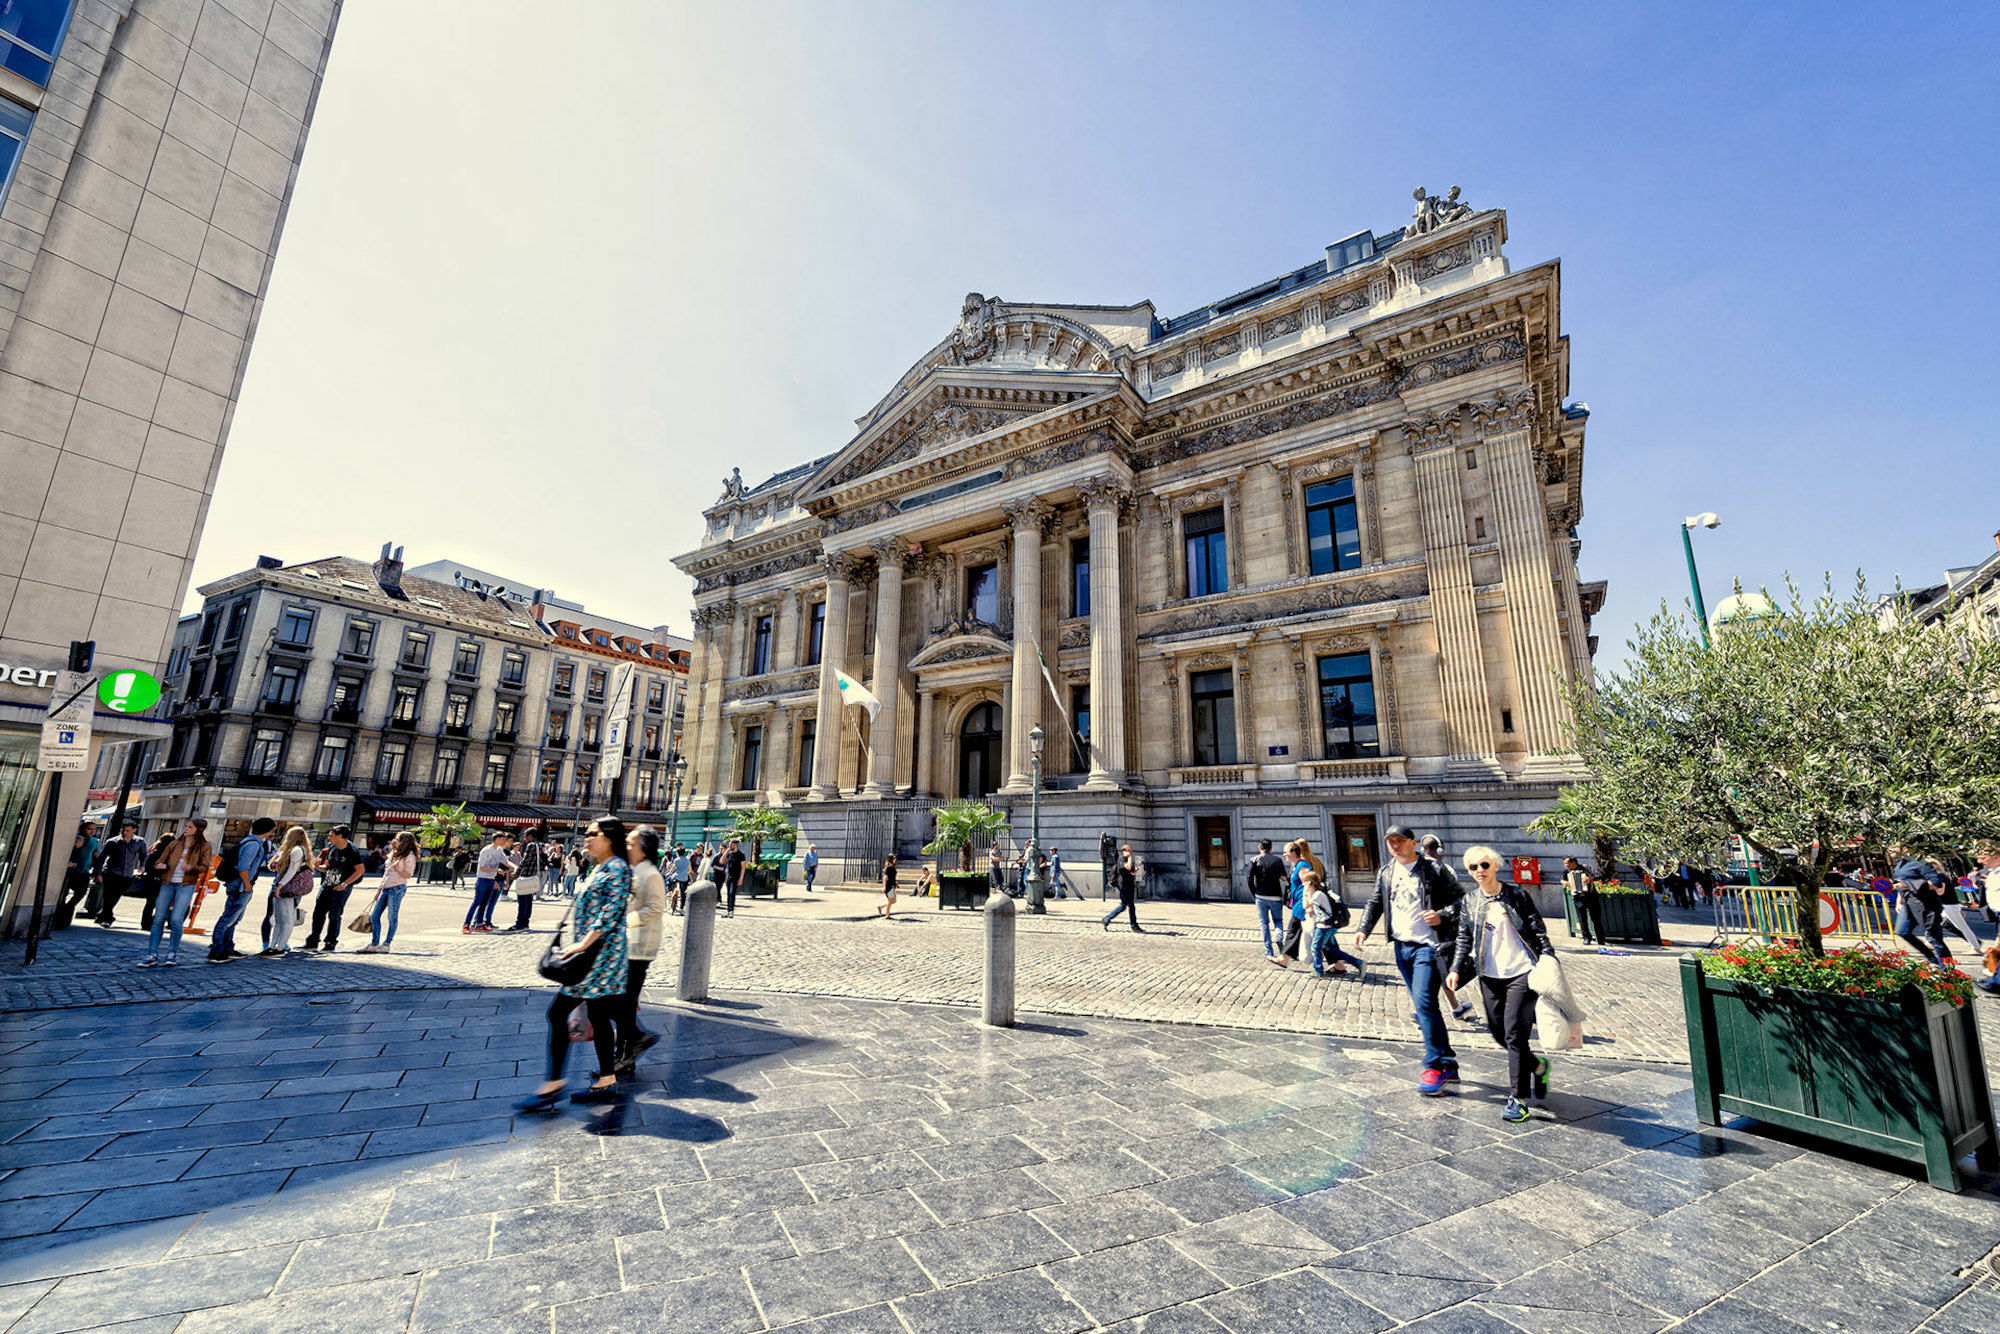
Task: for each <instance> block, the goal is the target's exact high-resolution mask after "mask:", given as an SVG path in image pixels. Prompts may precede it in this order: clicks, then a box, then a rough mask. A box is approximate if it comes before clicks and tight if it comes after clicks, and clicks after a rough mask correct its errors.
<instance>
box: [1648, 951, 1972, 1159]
mask: <svg viewBox="0 0 2000 1334" xmlns="http://www.w3.org/2000/svg"><path fill="white" fill-rule="evenodd" d="M1681 998H1682V1002H1683V1003H1684V1005H1685V1006H1686V1009H1687V1026H1688V1055H1689V1058H1690V1061H1691V1063H1692V1065H1693V1068H1694V1093H1695V1115H1696V1116H1697V1117H1698V1118H1699V1119H1700V1120H1701V1122H1702V1124H1704V1125H1716V1124H1718V1123H1720V1121H1721V1120H1722V1118H1723V1117H1724V1116H1748V1117H1754V1118H1755V1119H1757V1120H1759V1121H1763V1122H1767V1123H1769V1124H1771V1125H1778V1126H1784V1127H1786V1128H1787V1129H1791V1130H1797V1131H1802V1132H1804V1133H1806V1134H1811V1135H1817V1136H1820V1137H1822V1138H1824V1139H1828V1140H1831V1141H1833V1142H1834V1143H1837V1144H1844V1145H1848V1146H1850V1147H1853V1148H1858V1149H1867V1150H1870V1151H1872V1152H1875V1153H1880V1154H1884V1155H1887V1156H1889V1157H1892V1158H1898V1159H1902V1160H1903V1161H1906V1162H1913V1163H1916V1164H1917V1165H1919V1166H1921V1167H1922V1168H1923V1169H1924V1172H1925V1175H1926V1176H1927V1177H1928V1178H1929V1179H1930V1183H1931V1184H1932V1185H1933V1186H1936V1187H1938V1188H1939V1189H1940V1190H1954V1191H1955V1190H1957V1189H1959V1187H1960V1179H1959V1168H1958V1163H1959V1160H1960V1159H1961V1158H1963V1157H1965V1156H1966V1155H1967V1154H1973V1155H1975V1157H1976V1158H1977V1161H1978V1163H1979V1165H1980V1166H1981V1167H1984V1168H1987V1169H1989V1170H1991V1169H1993V1168H1996V1167H2000V1128H1996V1126H1995V1123H1994V1115H1993V1099H1992V1095H1991V1090H1990V1089H1989V1087H1988V1083H1987V1077H1986V1061H1985V1055H1984V1052H1983V1051H1982V1050H1981V1047H1980V1041H1979V1024H1978V1019H1977V1016H1976V1015H1974V1013H1973V1009H1972V983H1971V981H1970V980H1969V979H1967V978H1966V976H1965V975H1964V974H1963V973H1960V972H1958V971H1957V970H1955V969H1946V968H1939V967H1937V966H1935V965H1933V964H1929V963H1926V962H1924V961H1922V960H1920V959H1918V958H1916V957H1915V956H1913V955H1908V954H1903V953H1901V952H1899V951H1888V950H1878V949H1872V948H1868V947H1865V946H1864V947H1861V948H1857V949H1846V950H1836V951H1834V952H1833V953H1831V954H1826V955H1824V956H1821V955H1814V954H1810V953H1808V952H1806V951H1805V950H1804V949H1802V948H1801V947H1799V946H1797V945H1793V944H1789V943H1786V942H1782V941H1780V942H1777V943H1774V944H1757V943H1749V942H1745V943H1741V944H1734V945H1730V946H1729V947H1727V948H1726V949H1723V950H1720V951H1716V952H1713V953H1710V954H1707V955H1698V954H1689V955H1686V956H1684V957H1683V958H1682V960H1681Z"/></svg>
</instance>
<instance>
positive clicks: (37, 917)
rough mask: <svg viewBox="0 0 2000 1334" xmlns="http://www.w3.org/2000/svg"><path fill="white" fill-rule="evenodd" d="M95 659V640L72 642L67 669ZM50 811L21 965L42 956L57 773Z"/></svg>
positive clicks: (83, 668)
mask: <svg viewBox="0 0 2000 1334" xmlns="http://www.w3.org/2000/svg"><path fill="white" fill-rule="evenodd" d="M96 656H97V641H96V640H94V639H72V640H70V641H69V669H70V670H71V671H73V672H87V671H89V670H90V663H91V659H93V658H94V657H96ZM49 779H50V782H49V808H48V810H47V811H46V812H44V814H43V817H42V865H41V870H40V872H39V873H38V874H37V875H36V877H35V901H34V902H33V903H32V904H30V905H29V906H28V948H27V952H26V953H25V954H23V955H22V956H21V963H22V965H23V966H26V965H28V964H31V963H33V962H34V961H35V956H36V955H38V954H39V953H41V944H42V899H43V897H44V896H45V895H46V894H47V893H48V890H49V859H50V858H51V857H53V856H54V855H55V850H56V811H57V808H58V807H59V806H61V805H62V780H63V776H62V773H61V772H60V771H58V772H56V773H53V774H51V775H49Z"/></svg>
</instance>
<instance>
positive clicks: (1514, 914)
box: [1456, 885, 1556, 977]
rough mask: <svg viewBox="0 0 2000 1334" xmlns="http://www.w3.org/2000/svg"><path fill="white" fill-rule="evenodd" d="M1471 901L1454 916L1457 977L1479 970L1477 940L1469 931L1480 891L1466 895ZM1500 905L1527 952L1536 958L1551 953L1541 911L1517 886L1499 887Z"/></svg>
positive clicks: (1476, 916) (1482, 894)
mask: <svg viewBox="0 0 2000 1334" xmlns="http://www.w3.org/2000/svg"><path fill="white" fill-rule="evenodd" d="M1467 897H1468V898H1469V899H1470V900H1471V902H1470V903H1467V904H1465V905H1464V911H1463V912H1461V913H1460V914H1459V918H1458V962H1457V967H1456V970H1457V972H1458V974H1459V976H1460V977H1470V976H1471V975H1472V974H1473V973H1476V972H1478V971H1479V942H1478V941H1476V940H1474V939H1473V938H1472V937H1473V933H1474V931H1476V930H1477V929H1478V923H1479V916H1480V912H1479V909H1480V905H1481V904H1482V903H1483V902H1484V901H1485V899H1486V894H1485V891H1484V890H1479V889H1475V890H1473V891H1472V893H1471V894H1469V895H1468V896H1467ZM1500 906H1501V907H1502V908H1503V909H1505V910H1506V913H1507V920H1508V921H1510V922H1512V923H1513V924H1514V929H1515V930H1516V931H1518V932H1520V933H1521V941H1522V943H1523V944H1525V945H1526V946H1527V947H1528V952H1529V953H1530V954H1532V955H1534V956H1535V957H1536V958H1537V959H1539V958H1541V957H1542V956H1543V955H1544V954H1554V953H1555V952H1556V947H1555V946H1554V945H1551V944H1550V943H1549V929H1548V927H1546V926H1544V925H1543V924H1542V913H1541V910H1540V909H1539V908H1537V907H1535V901H1534V900H1533V899H1531V898H1529V897H1528V895H1527V892H1526V891H1525V890H1523V889H1522V888H1521V887H1520V886H1519V885H1502V886H1500Z"/></svg>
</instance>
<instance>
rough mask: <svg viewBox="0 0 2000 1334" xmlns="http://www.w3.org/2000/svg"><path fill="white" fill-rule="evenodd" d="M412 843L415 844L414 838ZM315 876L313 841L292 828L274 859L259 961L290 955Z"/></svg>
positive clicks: (303, 832)
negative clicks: (266, 933) (267, 923)
mask: <svg viewBox="0 0 2000 1334" xmlns="http://www.w3.org/2000/svg"><path fill="white" fill-rule="evenodd" d="M411 841H412V842H415V841H416V840H415V838H414V836H412V837H411ZM314 875H315V871H314V867H313V849H312V838H311V836H310V835H308V834H307V833H306V831H305V829H304V828H303V827H302V826H300V825H293V826H292V827H291V828H290V829H287V830H286V831H285V837H284V841H283V842H281V843H279V845H278V851H277V853H276V855H275V856H273V857H272V858H271V934H270V937H269V939H268V940H267V941H266V942H265V944H264V950H263V952H262V953H261V954H259V955H258V956H257V957H258V958H260V959H277V958H282V957H283V956H284V955H286V954H289V953H290V952H291V949H292V928H293V927H295V926H297V925H298V922H299V905H300V904H302V903H304V902H305V897H306V895H308V894H310V893H312V887H313V878H314Z"/></svg>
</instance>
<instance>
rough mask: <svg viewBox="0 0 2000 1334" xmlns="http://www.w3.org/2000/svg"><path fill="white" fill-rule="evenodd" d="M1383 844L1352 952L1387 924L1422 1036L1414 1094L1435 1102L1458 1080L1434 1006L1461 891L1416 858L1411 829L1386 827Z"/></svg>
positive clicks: (1440, 869) (1450, 952) (1446, 874)
mask: <svg viewBox="0 0 2000 1334" xmlns="http://www.w3.org/2000/svg"><path fill="white" fill-rule="evenodd" d="M1386 841H1387V843H1388V845H1389V860H1388V861H1387V862H1386V863H1384V864H1383V867H1382V869H1381V871H1380V872H1378V873H1377V874H1376V876H1375V893H1374V894H1373V895H1371V896H1370V897H1369V899H1368V909H1367V911H1366V912H1365V913H1364V914H1363V915H1362V918H1361V929H1360V930H1359V931H1357V932H1356V933H1355V935H1354V949H1355V952H1356V953H1359V952H1360V950H1361V947H1362V946H1364V945H1366V944H1367V943H1368V937H1369V935H1370V933H1372V932H1373V931H1374V930H1375V924H1376V923H1377V922H1378V921H1382V920H1384V919H1387V922H1388V929H1389V941H1390V944H1391V947H1392V948H1393V949H1394V950H1395V954H1396V970H1397V971H1398V972H1400V973H1401V974H1402V975H1403V984H1404V985H1405V986H1407V987H1408V988H1409V989H1410V1000H1411V1001H1412V1002H1413V1003H1414V1004H1415V1005H1416V1009H1417V1027H1418V1028H1419V1029H1420V1030H1422V1032H1423V1035H1424V1072H1423V1075H1422V1076H1421V1077H1420V1078H1419V1079H1418V1081H1417V1089H1418V1091H1419V1092H1421V1093H1423V1094H1425V1095H1426V1096H1429V1097H1436V1096H1437V1095H1439V1094H1440V1093H1443V1092H1444V1086H1445V1085H1446V1084H1447V1083H1455V1082H1457V1080H1458V1053H1457V1052H1456V1051H1453V1050H1452V1046H1451V1034H1450V1032H1449V1031H1448V1030H1447V1029H1446V1028H1445V1024H1444V1011H1443V1010H1442V1009H1441V1008H1439V1006H1438V985H1439V984H1440V983H1441V982H1442V981H1443V980H1444V976H1445V974H1446V973H1447V972H1449V971H1450V968H1451V961H1452V959H1453V957H1454V954H1455V950H1454V944H1455V942H1456V941H1457V938H1458V914H1459V900H1460V899H1461V898H1462V897H1464V893H1465V891H1464V890H1463V888H1462V887H1461V886H1460V885H1459V883H1458V877H1457V876H1455V875H1453V874H1452V873H1451V871H1450V870H1449V869H1448V868H1447V867H1445V866H1443V865H1442V864H1440V863H1438V862H1435V861H1432V860H1431V859H1430V858H1428V857H1424V856H1420V855H1419V854H1418V851H1417V836H1416V833H1415V831H1414V830H1411V829H1410V828H1408V827H1407V826H1404V825H1390V826H1389V832H1388V834H1387V836H1386Z"/></svg>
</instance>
